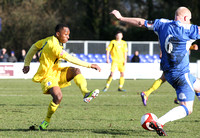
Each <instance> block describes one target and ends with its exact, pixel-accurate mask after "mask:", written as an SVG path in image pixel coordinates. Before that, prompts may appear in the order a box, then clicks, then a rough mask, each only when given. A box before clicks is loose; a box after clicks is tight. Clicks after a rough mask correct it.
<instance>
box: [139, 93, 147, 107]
mask: <svg viewBox="0 0 200 138" xmlns="http://www.w3.org/2000/svg"><path fill="white" fill-rule="evenodd" d="M140 96H141V98H142V103H143V104H144V106H146V105H147V100H148V98H147V96H146V95H145V94H144V92H141V93H140Z"/></svg>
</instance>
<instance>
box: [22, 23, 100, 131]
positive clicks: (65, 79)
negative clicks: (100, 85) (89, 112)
mask: <svg viewBox="0 0 200 138" xmlns="http://www.w3.org/2000/svg"><path fill="white" fill-rule="evenodd" d="M69 35H70V29H69V28H68V26H67V25H65V24H58V25H57V26H56V27H55V35H53V36H50V37H47V38H45V39H42V40H39V41H37V42H36V43H35V44H33V45H32V46H31V48H30V49H29V51H28V53H27V55H26V58H25V61H24V67H23V72H24V73H25V74H26V73H28V72H29V69H30V67H29V65H30V62H31V59H32V58H33V55H34V54H35V53H36V52H37V51H38V50H39V51H40V59H39V61H40V66H39V68H38V70H37V73H36V74H35V75H34V77H33V79H32V80H33V81H34V82H37V83H41V87H42V90H43V93H44V94H51V96H52V97H53V100H52V101H51V102H50V104H49V107H48V111H47V115H46V118H45V120H44V121H43V122H42V124H41V125H40V126H39V129H40V130H44V129H46V128H47V127H48V125H49V123H50V119H51V116H52V115H53V113H54V112H55V111H56V109H57V108H58V106H59V104H60V102H61V100H62V97H63V96H62V92H61V88H63V87H66V86H69V85H71V83H70V81H71V80H72V79H74V81H75V83H76V85H77V86H79V88H80V90H81V92H82V94H83V97H84V98H83V101H84V102H86V103H89V102H90V101H91V100H92V99H93V98H95V97H96V96H98V94H99V90H98V89H95V90H93V91H89V90H88V89H87V82H86V79H85V78H84V77H83V75H82V74H81V72H80V69H79V68H74V67H61V66H60V60H61V59H64V60H66V61H69V62H71V63H74V64H76V65H80V66H83V67H87V68H93V69H96V70H98V71H101V68H100V67H99V66H98V65H96V64H90V63H87V62H84V61H81V60H79V59H78V58H75V57H73V56H71V55H70V54H68V53H67V52H66V51H64V50H63V46H62V44H63V43H66V42H67V41H68V39H69Z"/></svg>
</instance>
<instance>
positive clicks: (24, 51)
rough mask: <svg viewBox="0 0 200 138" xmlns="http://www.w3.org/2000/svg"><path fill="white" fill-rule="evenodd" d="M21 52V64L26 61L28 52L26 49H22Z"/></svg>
mask: <svg viewBox="0 0 200 138" xmlns="http://www.w3.org/2000/svg"><path fill="white" fill-rule="evenodd" d="M21 52H22V53H21V55H20V56H19V58H18V61H19V62H24V59H25V56H26V50H25V49H22V51H21Z"/></svg>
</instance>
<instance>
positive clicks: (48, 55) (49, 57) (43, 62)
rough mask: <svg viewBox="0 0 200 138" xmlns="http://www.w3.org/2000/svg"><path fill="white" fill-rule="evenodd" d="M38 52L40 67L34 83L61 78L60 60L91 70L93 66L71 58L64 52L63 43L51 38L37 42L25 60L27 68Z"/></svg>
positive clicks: (53, 37)
mask: <svg viewBox="0 0 200 138" xmlns="http://www.w3.org/2000/svg"><path fill="white" fill-rule="evenodd" d="M35 49H36V50H40V58H39V61H40V66H39V68H38V70H37V72H36V74H35V75H34V77H33V79H32V80H33V81H34V82H41V81H42V80H43V79H45V78H48V77H51V78H55V79H56V78H60V73H61V69H62V68H61V66H60V60H61V59H64V60H66V61H69V62H71V63H74V64H76V65H80V66H83V67H88V68H91V64H90V63H87V62H84V61H81V60H79V59H78V58H76V57H73V56H71V55H70V54H68V53H67V52H66V51H64V50H63V46H62V43H60V42H59V40H58V39H57V38H56V37H55V36H50V37H47V38H45V39H42V40H39V41H37V42H36V43H35V44H33V46H32V47H31V49H30V50H29V52H28V53H27V55H26V58H25V62H24V63H25V66H29V64H30V61H31V58H30V57H32V56H33V55H34V54H35V53H36V51H35Z"/></svg>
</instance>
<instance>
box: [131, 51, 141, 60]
mask: <svg viewBox="0 0 200 138" xmlns="http://www.w3.org/2000/svg"><path fill="white" fill-rule="evenodd" d="M131 62H140V57H139V51H135V54H134V56H133V58H132V59H131Z"/></svg>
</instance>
